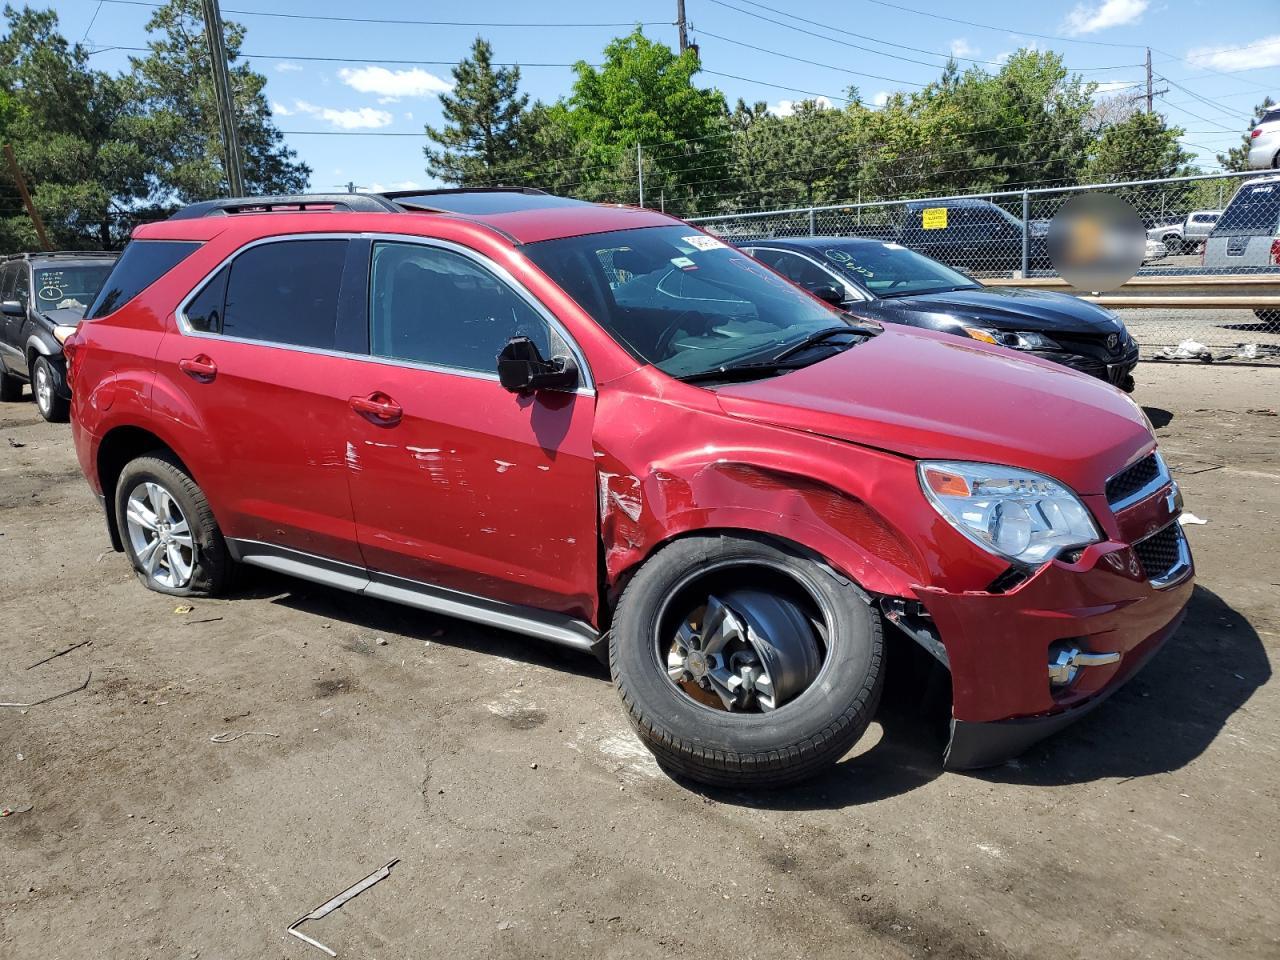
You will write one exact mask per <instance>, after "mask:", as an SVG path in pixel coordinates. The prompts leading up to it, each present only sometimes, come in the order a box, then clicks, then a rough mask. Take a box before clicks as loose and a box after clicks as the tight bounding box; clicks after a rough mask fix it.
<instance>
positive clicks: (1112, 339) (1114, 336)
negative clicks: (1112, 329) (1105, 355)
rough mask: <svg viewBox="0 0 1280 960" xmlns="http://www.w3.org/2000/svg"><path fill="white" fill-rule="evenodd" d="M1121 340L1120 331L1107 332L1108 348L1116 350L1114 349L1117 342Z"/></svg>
mask: <svg viewBox="0 0 1280 960" xmlns="http://www.w3.org/2000/svg"><path fill="white" fill-rule="evenodd" d="M1119 342H1120V335H1119V334H1118V333H1108V334H1107V349H1108V350H1114V349H1115V348H1116V344H1118V343H1119Z"/></svg>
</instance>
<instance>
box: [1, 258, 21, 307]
mask: <svg viewBox="0 0 1280 960" xmlns="http://www.w3.org/2000/svg"><path fill="white" fill-rule="evenodd" d="M18 269H19V265H18V264H17V263H8V264H5V266H4V267H2V268H0V300H12V299H13V280H14V278H15V277H16V276H17V275H18Z"/></svg>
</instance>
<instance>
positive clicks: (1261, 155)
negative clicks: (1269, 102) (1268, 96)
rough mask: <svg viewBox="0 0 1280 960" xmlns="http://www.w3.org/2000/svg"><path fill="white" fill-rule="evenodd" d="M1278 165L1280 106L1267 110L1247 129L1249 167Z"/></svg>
mask: <svg viewBox="0 0 1280 960" xmlns="http://www.w3.org/2000/svg"><path fill="white" fill-rule="evenodd" d="M1272 167H1280V108H1276V109H1274V110H1268V111H1267V112H1266V113H1264V114H1263V115H1262V117H1261V118H1260V119H1259V120H1258V122H1257V123H1256V124H1254V126H1253V129H1251V130H1250V131H1249V169H1250V170H1268V169H1271V168H1272Z"/></svg>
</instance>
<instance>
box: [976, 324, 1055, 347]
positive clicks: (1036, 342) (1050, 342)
mask: <svg viewBox="0 0 1280 960" xmlns="http://www.w3.org/2000/svg"><path fill="white" fill-rule="evenodd" d="M960 329H962V330H963V331H964V332H965V333H967V334H968V335H969V336H970V337H972V338H973V339H974V340H981V341H982V342H983V343H994V344H995V345H996V346H998V347H1011V348H1012V349H1014V350H1061V349H1062V347H1061V346H1059V344H1058V342H1057V341H1056V340H1054V339H1052V338H1050V337H1046V336H1045V335H1044V334H1043V333H1036V332H1035V331H1033V330H993V329H991V328H990V327H961V328H960Z"/></svg>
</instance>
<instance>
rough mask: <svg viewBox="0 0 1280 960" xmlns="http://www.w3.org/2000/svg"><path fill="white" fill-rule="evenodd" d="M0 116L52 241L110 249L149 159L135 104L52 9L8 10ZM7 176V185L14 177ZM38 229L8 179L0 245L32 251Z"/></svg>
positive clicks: (0, 51)
mask: <svg viewBox="0 0 1280 960" xmlns="http://www.w3.org/2000/svg"><path fill="white" fill-rule="evenodd" d="M4 15H5V18H6V25H5V33H4V35H3V37H0V65H3V66H0V97H2V99H3V101H4V106H3V107H0V122H2V123H3V126H4V135H3V139H5V140H7V141H8V142H10V143H11V144H12V146H13V150H14V153H15V155H16V158H17V161H18V166H19V168H20V169H21V170H22V172H23V177H24V179H25V180H26V181H27V184H28V187H29V189H30V191H31V194H32V199H33V201H34V203H35V205H36V209H37V210H38V211H39V212H40V214H41V217H42V218H43V219H44V221H45V226H46V228H47V230H48V232H49V233H50V234H51V237H50V239H51V240H52V241H53V242H54V243H55V244H56V245H57V246H59V247H69V248H81V247H111V246H115V245H118V244H119V242H120V241H121V240H122V238H123V236H125V235H127V231H128V228H129V227H130V225H131V224H130V222H129V219H128V215H127V213H126V212H125V210H126V208H127V207H128V206H129V205H130V204H132V203H134V202H135V201H137V200H138V199H140V198H142V197H144V196H145V195H146V193H147V174H148V173H149V171H150V169H151V160H150V159H149V158H148V156H147V155H146V153H145V152H144V151H143V150H141V149H140V148H139V146H138V145H137V144H136V143H135V142H134V141H133V138H132V131H131V123H132V121H133V119H134V111H133V106H132V104H131V103H130V102H129V100H128V97H127V95H126V92H125V89H124V85H123V84H122V83H121V81H120V80H119V79H118V78H115V77H111V76H108V75H107V74H105V73H103V72H101V71H98V70H92V69H90V68H89V65H88V59H89V57H88V52H87V51H86V50H85V49H84V48H83V47H82V46H81V45H79V44H74V45H73V44H69V43H68V42H67V40H66V38H64V37H63V36H62V35H61V34H60V33H59V32H58V18H57V15H56V14H55V13H54V12H53V11H51V10H46V11H34V10H31V9H30V8H25V7H24V8H23V9H22V10H20V11H19V10H15V9H14V8H12V7H5V10H4ZM0 177H3V179H4V181H5V183H6V184H9V174H8V171H7V169H5V170H4V172H3V173H2V174H0ZM35 245H36V236H35V230H34V228H33V227H32V225H31V223H30V221H29V219H28V217H27V214H26V211H25V210H24V209H23V207H22V205H21V202H20V201H19V200H18V198H17V195H16V191H15V190H14V188H13V186H12V185H11V184H9V185H8V187H7V189H6V190H5V191H4V193H3V194H2V195H0V249H4V250H6V251H12V250H15V249H30V248H33V247H34V246H35Z"/></svg>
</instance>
